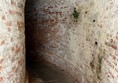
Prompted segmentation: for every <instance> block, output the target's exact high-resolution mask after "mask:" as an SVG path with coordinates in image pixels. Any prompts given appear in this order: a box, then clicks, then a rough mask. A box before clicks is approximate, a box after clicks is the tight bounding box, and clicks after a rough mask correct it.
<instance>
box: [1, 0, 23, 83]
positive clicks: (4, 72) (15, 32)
mask: <svg viewBox="0 0 118 83" xmlns="http://www.w3.org/2000/svg"><path fill="white" fill-rule="evenodd" d="M24 5H25V1H24V0H0V83H25V47H24V45H25V44H24V42H25V41H24V39H25V36H24Z"/></svg>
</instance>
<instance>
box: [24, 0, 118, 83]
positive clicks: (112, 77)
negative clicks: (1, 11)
mask: <svg viewBox="0 0 118 83" xmlns="http://www.w3.org/2000/svg"><path fill="white" fill-rule="evenodd" d="M74 8H76V12H77V13H79V16H77V17H75V16H74V15H73V13H74ZM117 13H118V1H117V0H73V1H72V0H40V1H39V0H29V1H27V4H26V35H27V47H28V49H27V50H28V54H27V55H28V58H29V59H33V60H39V59H42V58H44V59H46V60H47V61H50V62H51V63H53V64H56V65H57V66H59V67H61V68H63V69H64V70H66V71H68V72H69V73H71V74H72V75H73V76H75V77H76V78H77V79H78V80H79V81H80V83H118V47H117V46H118V29H117V23H118V20H117V19H118V14H117Z"/></svg>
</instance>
